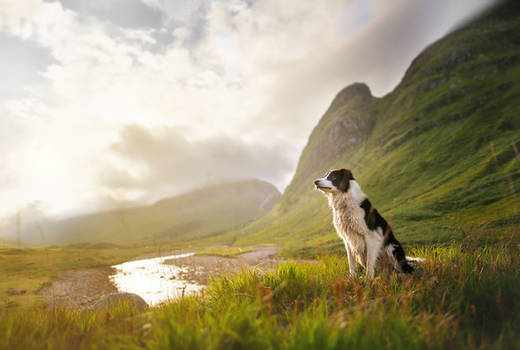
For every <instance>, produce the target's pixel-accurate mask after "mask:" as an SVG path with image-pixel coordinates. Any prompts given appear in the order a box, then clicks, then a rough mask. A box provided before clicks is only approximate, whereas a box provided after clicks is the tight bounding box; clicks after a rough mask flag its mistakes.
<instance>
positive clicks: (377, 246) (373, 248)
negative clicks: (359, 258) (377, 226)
mask: <svg viewBox="0 0 520 350" xmlns="http://www.w3.org/2000/svg"><path fill="white" fill-rule="evenodd" d="M365 242H366V248H367V265H366V266H367V276H368V277H369V278H370V279H374V276H375V273H376V264H377V259H378V258H379V254H380V253H381V246H382V243H383V239H382V237H380V236H379V235H378V234H377V232H373V236H368V237H367V238H366V240H365Z"/></svg>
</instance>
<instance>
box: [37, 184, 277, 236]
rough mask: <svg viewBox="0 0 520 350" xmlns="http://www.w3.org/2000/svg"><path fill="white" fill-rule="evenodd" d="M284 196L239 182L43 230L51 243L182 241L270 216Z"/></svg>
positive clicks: (265, 187)
mask: <svg viewBox="0 0 520 350" xmlns="http://www.w3.org/2000/svg"><path fill="white" fill-rule="evenodd" d="M279 196H280V193H279V192H278V190H277V189H276V188H275V187H274V186H273V185H271V184H269V183H266V182H263V181H258V180H250V181H239V182H230V183H224V184H219V185H214V186H210V187H206V188H202V189H199V190H195V191H192V192H189V193H186V194H182V195H179V196H176V197H172V198H167V199H163V200H161V201H159V202H157V203H155V204H153V205H151V206H144V207H137V208H131V209H124V210H118V211H110V212H102V213H97V214H92V215H87V216H81V217H75V218H71V219H68V220H65V221H62V222H58V223H54V224H51V225H49V226H48V227H45V230H46V232H51V233H52V234H53V236H52V237H50V238H49V239H50V240H51V241H52V242H53V243H59V244H63V243H76V242H111V243H118V244H153V243H154V242H155V243H158V242H170V243H171V242H183V241H186V240H188V239H190V240H191V239H200V238H203V237H207V236H211V235H215V234H218V233H222V232H223V231H226V230H229V229H232V228H235V227H237V226H239V225H243V224H244V223H246V222H248V221H251V220H253V219H256V218H258V217H260V216H262V215H263V214H264V213H266V212H267V211H268V210H269V209H271V207H272V206H273V204H274V203H275V202H276V200H277V199H278V198H279Z"/></svg>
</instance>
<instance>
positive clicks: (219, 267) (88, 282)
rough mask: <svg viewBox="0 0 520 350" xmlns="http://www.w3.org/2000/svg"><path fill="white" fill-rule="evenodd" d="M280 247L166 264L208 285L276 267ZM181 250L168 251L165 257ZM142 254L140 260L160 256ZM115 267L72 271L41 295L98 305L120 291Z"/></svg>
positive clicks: (56, 301) (52, 301) (61, 302)
mask: <svg viewBox="0 0 520 350" xmlns="http://www.w3.org/2000/svg"><path fill="white" fill-rule="evenodd" d="M278 250H279V249H278V248H277V247H257V248H256V250H255V251H253V252H249V253H245V254H241V255H239V256H238V257H237V258H224V257H219V256H190V257H186V258H181V259H172V260H166V261H165V263H167V264H172V265H176V266H179V267H185V268H186V272H185V273H184V274H183V275H182V279H183V280H186V281H190V282H197V283H199V284H202V285H206V284H207V283H208V282H209V280H210V279H211V278H212V277H213V278H216V277H219V276H222V275H226V274H230V273H235V272H239V271H241V270H243V269H251V268H255V269H258V270H260V271H261V270H264V269H267V268H271V267H274V266H275V265H276V264H277V263H278V262H279V260H278V259H276V258H275V255H276V254H277V252H278ZM179 253H181V252H179V251H176V252H165V253H164V254H163V256H167V255H172V254H179ZM156 256H157V255H155V256H153V255H146V256H141V257H139V258H136V260H138V259H146V258H152V257H156ZM112 274H114V269H113V268H111V267H109V266H107V267H100V268H93V269H85V270H78V271H70V272H68V273H66V274H65V275H63V276H62V277H60V278H58V279H56V280H55V281H54V282H53V283H52V285H50V286H49V287H46V288H44V289H43V290H42V291H41V295H42V296H43V297H44V298H46V299H47V301H48V302H49V305H51V306H65V307H72V308H77V309H85V308H89V307H91V306H92V305H94V304H95V303H96V302H97V301H98V300H99V299H100V298H101V297H102V296H103V295H105V294H109V293H115V292H117V288H116V287H115V286H114V285H113V284H112V282H111V281H110V278H109V276H110V275H112Z"/></svg>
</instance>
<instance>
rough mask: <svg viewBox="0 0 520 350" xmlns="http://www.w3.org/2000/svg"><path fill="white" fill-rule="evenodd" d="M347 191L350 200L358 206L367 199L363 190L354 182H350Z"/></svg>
mask: <svg viewBox="0 0 520 350" xmlns="http://www.w3.org/2000/svg"><path fill="white" fill-rule="evenodd" d="M348 191H349V192H350V195H351V196H352V199H353V200H354V201H355V202H356V203H357V204H360V203H361V202H363V201H364V200H365V199H366V198H367V196H366V194H365V193H363V190H361V187H359V184H358V183H357V182H356V180H350V187H349V190H348Z"/></svg>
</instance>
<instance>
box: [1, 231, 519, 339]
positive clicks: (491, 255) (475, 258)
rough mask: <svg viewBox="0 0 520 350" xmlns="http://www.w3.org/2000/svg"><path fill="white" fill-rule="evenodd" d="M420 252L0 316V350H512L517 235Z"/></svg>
mask: <svg viewBox="0 0 520 350" xmlns="http://www.w3.org/2000/svg"><path fill="white" fill-rule="evenodd" d="M481 238H482V237H479V236H478V235H468V236H467V237H465V239H463V240H462V241H461V242H457V243H453V244H447V245H445V246H438V247H427V246H423V247H416V248H414V249H412V250H411V251H410V252H409V253H410V254H411V255H415V256H422V257H424V258H425V259H426V261H425V262H424V263H423V264H422V265H421V266H420V267H419V268H418V269H417V271H416V273H414V274H413V275H412V276H399V275H397V274H395V273H393V272H390V271H385V270H383V271H382V272H381V273H380V275H379V276H378V277H376V279H375V280H373V281H371V280H368V279H366V278H364V277H363V275H362V274H360V276H359V277H357V278H349V277H348V264H347V262H346V259H345V258H344V257H335V256H325V257H322V258H321V259H320V260H319V261H318V262H316V263H297V262H287V263H284V264H282V265H280V266H279V267H278V268H276V269H275V270H271V271H267V272H264V273H260V272H259V271H254V270H253V271H247V272H242V273H240V274H237V275H234V276H229V277H224V278H222V279H219V280H215V281H213V282H212V283H211V285H210V286H209V287H208V288H207V289H206V290H205V291H204V293H203V294H201V295H198V296H192V297H185V298H182V299H179V300H177V301H174V302H172V303H170V304H167V305H164V306H162V307H157V308H152V309H151V310H150V311H149V312H146V313H143V314H138V313H135V312H134V311H133V310H131V309H130V308H128V307H126V306H124V305H123V306H118V307H114V308H113V309H111V310H109V311H103V312H100V313H95V312H92V311H72V310H64V309H53V310H48V309H46V308H44V307H35V308H30V309H22V310H18V311H17V312H13V310H11V309H4V310H2V311H0V348H3V349H10V348H33V349H39V348H41V349H43V348H45V349H68V348H71V347H72V348H77V349H82V348H106V349H112V348H151V349H172V348H174V349H345V348H356V349H426V348H428V349H430V348H431V349H446V348H473V349H508V348H510V349H513V348H518V347H519V346H520V336H519V334H520V322H519V321H520V319H519V318H520V317H519V315H520V304H519V303H518V302H517V301H518V300H519V298H520V288H519V286H520V259H519V258H518V257H519V256H520V254H519V253H520V248H519V244H518V239H517V235H512V236H511V237H509V238H508V239H507V240H505V241H502V243H501V244H489V245H486V246H482V244H481V243H480V240H481Z"/></svg>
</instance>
